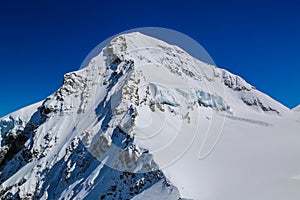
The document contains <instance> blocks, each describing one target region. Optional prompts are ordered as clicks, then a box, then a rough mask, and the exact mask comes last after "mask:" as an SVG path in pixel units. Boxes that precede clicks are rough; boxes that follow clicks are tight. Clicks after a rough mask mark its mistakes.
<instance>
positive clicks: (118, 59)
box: [0, 33, 300, 200]
mask: <svg viewBox="0 0 300 200" xmlns="http://www.w3.org/2000/svg"><path fill="white" fill-rule="evenodd" d="M39 106H41V107H40V111H41V112H42V114H41V116H38V117H37V119H35V120H34V121H35V122H36V121H39V120H40V121H39V123H37V127H35V128H34V130H33V131H32V132H31V133H32V135H30V137H31V138H30V137H29V139H28V141H27V142H26V143H25V144H24V146H25V147H26V148H28V149H29V152H30V153H31V154H32V155H33V158H32V159H31V160H29V161H28V163H26V162H25V161H24V162H19V160H21V158H22V152H21V151H20V153H19V154H18V155H16V157H15V158H13V159H11V160H10V161H9V162H7V163H6V166H5V167H4V168H3V170H2V171H1V175H2V177H3V178H4V182H3V183H1V186H0V191H1V190H7V191H6V193H7V192H11V194H13V195H14V194H18V193H19V195H21V197H24V198H26V197H29V196H28V195H31V196H30V197H32V195H37V194H39V195H40V196H36V197H37V198H38V197H40V198H41V199H51V198H65V199H74V198H80V199H91V198H101V197H100V196H102V197H103V198H107V199H113V198H118V197H120V198H123V199H129V198H132V199H134V200H138V199H178V198H179V197H181V198H183V199H184V198H185V199H196V200H198V199H212V200H227V199H228V200H240V199H243V200H253V199H255V200H282V199H289V200H298V199H299V196H300V190H299V188H300V181H299V175H298V174H300V134H299V129H300V123H299V119H300V116H299V113H298V112H292V111H290V110H289V109H288V108H286V107H285V106H283V105H282V104H280V103H279V102H276V101H275V100H273V99H272V98H271V97H269V96H267V95H265V94H263V93H262V92H260V91H258V90H256V89H255V88H254V87H253V86H251V85H250V84H248V83H247V82H246V81H245V80H243V79H242V78H241V77H238V76H236V75H233V74H231V73H230V72H227V71H226V70H223V69H219V68H217V67H215V66H212V65H209V64H206V63H204V62H201V61H199V60H196V59H194V58H193V57H191V56H190V55H188V54H187V53H186V52H184V51H183V50H181V49H180V48H179V47H176V46H172V45H169V44H166V43H165V42H163V41H159V40H157V39H155V38H151V37H149V36H146V35H142V34H140V33H130V34H126V35H121V36H118V37H117V38H115V39H113V40H112V42H111V43H110V44H109V45H108V46H107V48H104V49H103V51H102V52H101V53H100V54H99V55H97V56H96V57H95V58H93V59H92V60H91V61H90V63H89V65H88V66H87V67H86V68H83V69H81V70H79V71H77V72H71V73H68V74H66V75H65V77H64V84H63V86H62V87H61V88H60V89H59V90H58V91H57V92H55V93H54V94H53V95H51V96H49V97H48V98H47V99H46V100H45V101H43V102H42V103H38V104H35V105H33V106H31V107H28V108H25V109H22V110H20V111H17V112H15V113H13V114H11V116H13V117H12V119H14V120H13V122H11V121H12V119H11V118H9V115H8V116H6V117H4V118H2V119H1V120H0V121H1V122H2V124H0V129H1V131H2V134H1V138H0V139H1V140H0V141H2V140H3V137H6V138H7V137H8V136H9V134H14V133H16V131H17V130H19V129H20V130H21V129H22V128H20V127H23V128H24V127H25V126H26V125H27V124H28V120H29V119H30V118H31V115H32V114H33V113H34V112H35V111H36V110H37V107H39ZM295 110H298V109H295ZM25 111H26V112H25ZM18 119H21V120H22V121H21V122H20V123H19V121H18ZM8 122H9V123H8ZM11 124H12V125H11ZM13 127H16V128H15V130H14V129H13ZM22 130H23V129H22ZM0 147H1V148H3V151H6V150H7V149H6V148H8V146H6V147H5V148H4V147H2V146H0ZM24 151H25V150H24ZM87 151H88V152H87ZM158 168H159V169H160V170H161V171H162V173H163V174H162V175H160V176H158V174H156V173H158V172H156V171H155V170H157V169H158ZM11 170H12V171H11ZM123 171H129V172H141V173H136V175H135V176H134V177H130V176H131V174H130V173H129V174H126V173H125V174H123ZM23 177H25V180H24V182H22V184H21V183H20V181H21V179H22V178H23ZM120 177H126V178H123V179H122V178H120ZM147 177H151V181H149V180H147ZM157 177H160V178H157ZM125 180H126V181H127V182H126V181H125ZM168 181H169V183H167V182H168ZM17 183H20V185H19V186H18V184H17ZM134 188H141V189H139V190H138V191H137V192H136V193H133V192H132V190H134ZM119 190H120V191H119ZM18 191H20V192H18ZM110 193H111V194H110ZM103 195H104V196H103ZM113 195H115V197H113ZM58 196H59V197H58Z"/></svg>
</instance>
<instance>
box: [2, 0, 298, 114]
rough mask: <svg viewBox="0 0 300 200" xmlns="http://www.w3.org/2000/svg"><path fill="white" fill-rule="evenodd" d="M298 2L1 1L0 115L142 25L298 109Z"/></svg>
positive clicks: (39, 95) (44, 92)
mask: <svg viewBox="0 0 300 200" xmlns="http://www.w3.org/2000/svg"><path fill="white" fill-rule="evenodd" d="M299 10H300V3H296V2H295V3H293V2H292V1H288V0H285V1H281V2H278V1H276V0H275V1H255V0H252V1H242V0H239V1H228V0H226V1H224V0H222V1H221V0H220V1H214V0H208V1H201V0H200V1H187V0H186V1H178V3H177V2H176V1H174V0H173V1H162V0H160V1H156V0H151V1H116V0H114V1H40V0H35V1H32V0H29V1H21V0H20V1H16V0H11V1H1V3H0V66H1V79H0V80H1V93H0V116H3V115H4V114H7V113H9V112H11V111H14V110H16V109H18V108H20V107H23V106H26V105H29V104H31V103H33V102H36V101H38V100H42V99H44V98H45V97H47V96H48V95H49V94H51V93H52V92H54V91H55V90H56V89H57V88H59V86H60V85H61V83H62V78H63V74H65V73H66V72H69V71H74V70H77V69H79V67H80V65H81V63H82V61H83V60H84V58H85V56H87V54H88V53H89V52H90V51H91V50H92V49H93V48H94V47H95V46H96V45H98V44H99V43H100V42H101V41H103V40H105V39H106V38H108V37H110V36H112V35H114V34H117V33H119V32H122V31H125V30H128V29H132V28H138V27H145V26H155V27H165V28H170V29H174V30H177V31H180V32H182V33H185V34H187V35H189V36H190V37H192V38H193V39H195V40H197V41H198V42H199V43H200V44H201V45H202V46H203V47H204V48H205V49H206V50H207V51H208V52H209V54H210V55H211V56H212V58H213V59H214V61H215V63H216V64H217V65H218V66H219V67H222V68H226V69H228V70H229V71H231V72H233V73H235V74H238V75H240V76H242V77H243V78H245V79H246V80H247V81H248V82H249V83H251V84H253V85H254V86H256V87H257V88H258V89H259V90H261V91H263V92H265V93H267V94H269V95H270V96H272V97H273V98H274V99H276V100H278V101H280V102H282V103H283V104H284V105H286V106H288V107H294V106H296V105H298V104H299V103H300V92H299V85H300V84H299V81H300V79H299V75H300V58H299V53H300V49H299V48H300V12H299Z"/></svg>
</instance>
